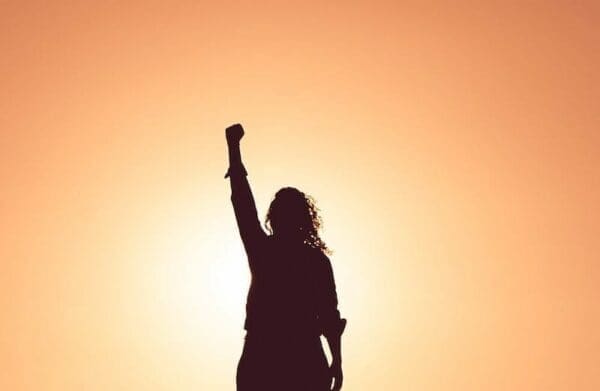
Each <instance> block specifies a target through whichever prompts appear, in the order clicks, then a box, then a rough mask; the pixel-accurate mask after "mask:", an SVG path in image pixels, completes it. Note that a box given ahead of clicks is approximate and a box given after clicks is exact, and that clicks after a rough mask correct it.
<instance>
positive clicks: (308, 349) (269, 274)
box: [225, 124, 346, 391]
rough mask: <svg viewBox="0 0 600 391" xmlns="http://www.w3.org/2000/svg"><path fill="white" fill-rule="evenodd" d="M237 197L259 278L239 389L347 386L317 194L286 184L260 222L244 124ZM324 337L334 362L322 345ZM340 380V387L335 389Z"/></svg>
mask: <svg viewBox="0 0 600 391" xmlns="http://www.w3.org/2000/svg"><path fill="white" fill-rule="evenodd" d="M225 134H226V139H227V145H228V148H229V170H228V171H227V174H226V175H225V177H226V178H227V177H229V178H230V182H231V201H232V203H233V210H234V212H235V218H236V220H237V224H238V228H239V231H240V235H241V237H242V242H243V244H244V248H245V250H246V254H247V256H248V263H249V265H250V272H251V275H252V279H251V283H250V289H249V292H248V298H247V302H246V321H245V323H244V328H245V329H246V337H245V342H244V349H243V352H242V356H241V358H240V361H239V364H238V368H237V376H236V383H237V390H238V391H274V390H278V391H279V390H286V391H325V390H332V389H333V390H340V389H341V387H342V380H343V375H342V356H341V335H342V333H343V331H344V328H345V326H346V320H345V319H341V318H340V313H339V311H338V309H337V304H338V301H337V294H336V289H335V282H334V278H333V271H332V268H331V263H330V261H329V258H328V257H327V255H326V254H327V253H328V249H327V247H326V246H325V243H323V241H322V240H321V238H320V237H319V235H318V229H319V227H320V225H321V221H320V217H319V215H318V214H317V208H316V207H315V205H314V201H313V200H312V198H311V197H309V196H307V195H305V194H304V193H302V192H300V191H299V190H297V189H295V188H291V187H285V188H283V189H281V190H279V191H278V192H277V193H276V194H275V198H274V200H273V201H272V202H271V205H270V207H269V212H268V214H267V219H266V224H265V226H266V228H267V230H268V231H269V233H270V235H267V234H266V233H265V232H264V231H263V229H262V228H261V225H260V222H259V220H258V216H257V211H256V205H255V203H254V197H253V196H252V191H251V190H250V184H249V183H248V179H247V177H246V176H247V172H246V169H245V168H244V165H243V164H242V159H241V153H240V140H241V138H242V137H243V135H244V130H243V128H242V126H241V125H239V124H236V125H233V126H230V127H228V128H227V129H226V131H225ZM321 335H324V336H325V338H326V340H327V343H328V345H329V348H330V350H331V353H332V362H331V365H329V364H328V363H327V358H326V356H325V353H324V351H323V346H322V345H321V340H320V336H321ZM332 380H333V388H332Z"/></svg>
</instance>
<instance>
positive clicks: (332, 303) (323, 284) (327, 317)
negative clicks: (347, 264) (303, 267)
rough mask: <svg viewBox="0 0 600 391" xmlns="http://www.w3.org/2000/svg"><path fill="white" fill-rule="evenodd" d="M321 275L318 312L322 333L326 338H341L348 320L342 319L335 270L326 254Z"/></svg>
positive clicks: (321, 263) (321, 264)
mask: <svg viewBox="0 0 600 391" xmlns="http://www.w3.org/2000/svg"><path fill="white" fill-rule="evenodd" d="M319 274H320V276H319V279H318V282H319V286H318V287H317V290H318V292H319V297H318V303H317V311H318V318H319V324H320V328H321V333H322V334H323V335H324V336H325V337H330V336H331V337H333V336H339V335H341V334H342V333H343V332H344V328H345V327H346V319H342V318H341V317H340V311H339V310H338V298H337V292H336V286H335V279H334V277H333V268H332V267H331V261H330V260H329V258H328V257H327V256H326V255H325V254H323V255H322V261H321V262H320V272H319Z"/></svg>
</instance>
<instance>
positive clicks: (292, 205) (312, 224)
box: [265, 187, 329, 253]
mask: <svg viewBox="0 0 600 391" xmlns="http://www.w3.org/2000/svg"><path fill="white" fill-rule="evenodd" d="M318 212H319V209H318V208H317V207H316V205H315V200H314V199H313V198H312V197H311V196H309V195H307V194H304V193H303V192H301V191H300V190H298V189H296V188H294V187H284V188H282V189H280V190H279V191H278V192H277V193H275V198H274V199H273V201H271V205H270V206H269V211H268V212H267V218H266V221H265V227H266V228H267V230H268V231H269V232H270V233H271V234H273V235H275V236H277V237H281V238H283V239H285V240H291V241H298V242H302V243H306V244H308V245H309V246H310V247H313V248H316V249H319V250H321V251H323V252H325V253H328V252H329V249H328V248H327V246H326V245H325V242H323V240H321V238H320V237H319V228H321V225H322V221H321V217H320V216H319V213H318Z"/></svg>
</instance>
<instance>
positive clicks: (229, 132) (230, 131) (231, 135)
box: [225, 124, 244, 144]
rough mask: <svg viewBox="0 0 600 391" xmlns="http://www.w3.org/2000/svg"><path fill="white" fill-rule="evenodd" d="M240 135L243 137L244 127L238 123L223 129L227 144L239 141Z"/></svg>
mask: <svg viewBox="0 0 600 391" xmlns="http://www.w3.org/2000/svg"><path fill="white" fill-rule="evenodd" d="M242 137H244V128H242V125H240V124H235V125H231V126H230V127H228V128H227V129H225V138H226V139H227V143H228V144H231V143H239V142H240V140H241V139H242Z"/></svg>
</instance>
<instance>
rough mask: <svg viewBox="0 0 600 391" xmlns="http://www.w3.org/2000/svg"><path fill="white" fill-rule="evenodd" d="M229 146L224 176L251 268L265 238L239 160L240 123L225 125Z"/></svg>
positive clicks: (242, 131)
mask: <svg viewBox="0 0 600 391" xmlns="http://www.w3.org/2000/svg"><path fill="white" fill-rule="evenodd" d="M225 135H226V138H227V147H228V150H229V170H227V174H225V178H227V177H229V179H230V183H231V202H232V204H233V211H234V213H235V218H236V220H237V225H238V228H239V230H240V236H241V237H242V242H243V243H244V248H245V249H246V254H247V255H248V261H249V262H250V269H251V270H253V269H254V266H255V265H254V263H255V261H256V258H257V254H258V252H259V250H260V248H261V247H262V243H263V242H264V240H266V234H265V232H264V231H263V230H262V228H261V226H260V222H259V220H258V214H257V212H256V204H255V202H254V197H253V196H252V190H251V189H250V184H249V183H248V178H247V175H248V173H247V172H246V168H245V167H244V165H243V163H242V156H241V152H240V140H241V139H242V137H243V136H244V129H243V128H242V125H240V124H235V125H232V126H230V127H228V128H227V129H225Z"/></svg>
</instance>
